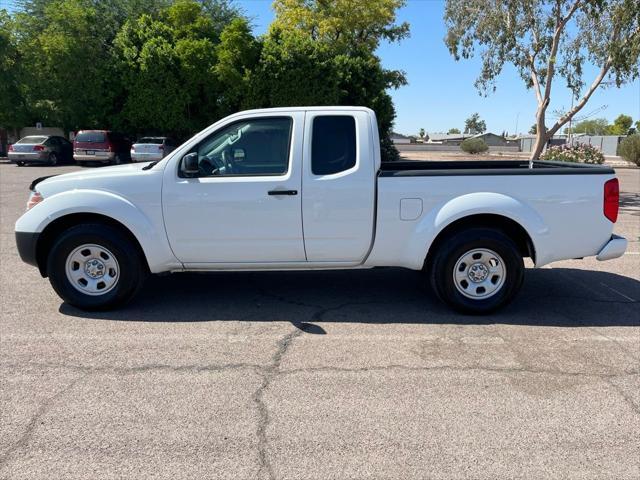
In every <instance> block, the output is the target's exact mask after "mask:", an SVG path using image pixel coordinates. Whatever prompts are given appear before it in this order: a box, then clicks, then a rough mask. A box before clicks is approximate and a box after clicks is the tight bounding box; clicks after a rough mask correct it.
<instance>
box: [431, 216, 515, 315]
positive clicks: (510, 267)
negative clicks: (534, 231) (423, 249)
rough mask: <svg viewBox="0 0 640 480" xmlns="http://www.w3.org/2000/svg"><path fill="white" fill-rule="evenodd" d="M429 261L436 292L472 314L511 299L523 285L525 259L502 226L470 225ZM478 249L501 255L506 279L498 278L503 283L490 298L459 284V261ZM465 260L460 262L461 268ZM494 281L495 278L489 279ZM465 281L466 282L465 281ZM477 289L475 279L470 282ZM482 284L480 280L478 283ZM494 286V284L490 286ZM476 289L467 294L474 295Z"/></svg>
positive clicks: (441, 297)
mask: <svg viewBox="0 0 640 480" xmlns="http://www.w3.org/2000/svg"><path fill="white" fill-rule="evenodd" d="M437 248H438V250H437V251H436V252H434V255H433V257H432V258H431V259H430V265H428V268H429V270H428V275H429V280H430V283H431V288H432V289H433V290H434V292H435V293H436V295H437V296H438V297H439V298H440V299H441V300H442V301H443V302H445V303H446V304H448V305H449V306H451V307H452V308H453V309H455V310H457V311H459V312H462V313H466V314H471V315H482V314H485V313H489V312H492V311H494V310H496V309H498V308H500V307H503V306H504V305H506V304H507V303H509V302H510V301H511V300H513V298H514V297H515V295H516V293H518V290H520V287H521V286H522V281H523V279H524V262H523V259H522V256H521V255H520V253H519V251H518V248H517V246H516V244H515V243H514V242H513V240H511V239H510V238H509V237H508V236H507V235H505V234H504V233H503V232H502V231H500V230H494V229H489V228H470V229H468V230H464V231H461V232H458V233H456V234H454V235H453V236H451V237H450V238H447V239H445V240H444V241H443V242H441V243H440V244H439V246H438V247H437ZM474 249H483V250H490V251H493V252H495V253H496V254H498V256H499V257H501V260H502V263H503V271H504V273H505V275H504V279H502V280H497V281H496V282H500V283H501V286H500V287H498V288H497V290H496V291H495V292H494V293H492V296H490V297H488V298H469V297H468V296H465V295H464V294H462V293H461V290H464V287H463V286H456V281H455V280H454V271H455V269H456V264H458V261H459V260H461V259H462V257H463V256H464V255H465V254H467V253H468V252H471V251H473V250H474ZM463 265H465V264H464V262H463V263H461V264H459V268H461V267H462V266H463ZM489 280H490V281H491V279H489ZM464 283H465V282H462V285H464ZM466 283H467V285H469V288H470V289H473V287H474V283H473V282H472V281H468V282H466ZM475 285H478V284H475ZM490 288H491V286H490ZM473 294H474V292H473V291H469V292H467V295H473Z"/></svg>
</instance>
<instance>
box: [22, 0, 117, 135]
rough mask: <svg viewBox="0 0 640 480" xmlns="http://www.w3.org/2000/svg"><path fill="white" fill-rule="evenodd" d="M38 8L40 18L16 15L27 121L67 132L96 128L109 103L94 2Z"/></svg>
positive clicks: (67, 1) (58, 0)
mask: <svg viewBox="0 0 640 480" xmlns="http://www.w3.org/2000/svg"><path fill="white" fill-rule="evenodd" d="M37 6H38V10H37V14H35V13H33V12H30V11H21V12H18V13H17V14H16V15H15V28H16V35H17V36H18V38H19V39H20V41H19V43H18V50H19V54H20V60H21V68H20V71H21V83H22V88H23V91H24V94H25V103H26V105H28V109H29V112H28V115H29V117H30V118H31V121H36V120H38V121H42V122H44V123H45V124H46V125H59V126H61V127H63V128H64V129H65V130H70V129H73V128H78V127H93V126H97V124H98V121H99V119H101V118H103V117H104V114H105V111H106V110H107V109H109V108H110V103H111V98H110V97H109V91H110V89H109V88H107V87H106V85H107V83H108V82H109V78H110V77H109V73H110V71H109V68H108V59H109V52H108V50H106V49H105V47H104V45H105V42H107V39H106V38H105V37H104V32H103V30H102V29H101V24H100V21H99V15H98V12H97V10H96V8H95V7H94V5H93V3H92V2H91V1H90V0H52V1H50V2H46V3H45V4H44V5H37ZM29 123H31V122H29Z"/></svg>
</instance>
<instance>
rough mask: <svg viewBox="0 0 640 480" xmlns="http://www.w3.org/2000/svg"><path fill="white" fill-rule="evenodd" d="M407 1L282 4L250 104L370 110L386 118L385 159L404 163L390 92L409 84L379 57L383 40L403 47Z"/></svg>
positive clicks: (382, 122)
mask: <svg viewBox="0 0 640 480" xmlns="http://www.w3.org/2000/svg"><path fill="white" fill-rule="evenodd" d="M403 4H404V1H402V0H373V1H371V0H336V1H334V2H326V1H324V0H276V1H275V2H274V9H275V11H276V19H275V21H274V22H273V24H272V25H271V27H270V29H269V32H268V34H267V35H266V37H265V38H264V39H263V47H262V51H261V55H260V60H259V62H258V67H257V69H256V71H255V72H254V73H253V74H252V75H251V82H250V84H251V89H250V90H251V94H250V96H249V98H248V103H249V106H257V107H259V106H262V107H269V106H282V105H364V106H368V107H370V108H372V109H373V110H374V111H375V112H376V115H377V118H378V128H379V131H380V138H381V149H382V154H383V158H384V159H385V160H390V159H395V158H398V152H397V150H396V149H395V147H394V146H393V144H392V142H391V139H390V133H391V129H392V126H393V120H394V118H395V109H394V106H393V102H392V100H391V97H390V95H389V94H388V92H387V90H388V89H390V88H399V87H400V86H402V85H404V84H406V79H405V77H404V73H403V72H400V71H392V70H386V69H384V68H383V67H382V64H381V62H380V59H379V58H378V57H377V56H376V55H375V48H376V47H377V46H378V45H379V43H380V41H381V40H388V41H397V40H400V39H402V38H404V37H405V36H406V35H407V34H408V25H406V24H402V25H397V24H396V23H395V12H396V9H397V8H398V7H399V6H401V5H403Z"/></svg>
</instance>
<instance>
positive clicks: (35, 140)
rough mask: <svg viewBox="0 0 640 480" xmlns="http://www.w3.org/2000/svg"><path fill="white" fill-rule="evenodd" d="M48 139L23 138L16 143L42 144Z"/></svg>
mask: <svg viewBox="0 0 640 480" xmlns="http://www.w3.org/2000/svg"><path fill="white" fill-rule="evenodd" d="M47 138H49V137H35V136H34V137H24V138H21V139H20V140H18V141H17V142H16V143H42V142H44V141H46V140H47Z"/></svg>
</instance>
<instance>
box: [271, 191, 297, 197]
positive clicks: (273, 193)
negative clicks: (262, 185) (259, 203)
mask: <svg viewBox="0 0 640 480" xmlns="http://www.w3.org/2000/svg"><path fill="white" fill-rule="evenodd" d="M297 194H298V191H297V190H270V191H269V195H289V196H291V195H297Z"/></svg>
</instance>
